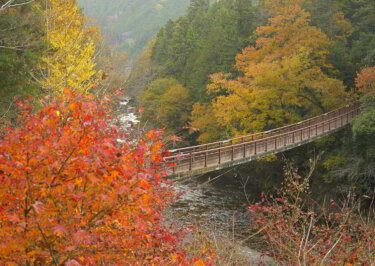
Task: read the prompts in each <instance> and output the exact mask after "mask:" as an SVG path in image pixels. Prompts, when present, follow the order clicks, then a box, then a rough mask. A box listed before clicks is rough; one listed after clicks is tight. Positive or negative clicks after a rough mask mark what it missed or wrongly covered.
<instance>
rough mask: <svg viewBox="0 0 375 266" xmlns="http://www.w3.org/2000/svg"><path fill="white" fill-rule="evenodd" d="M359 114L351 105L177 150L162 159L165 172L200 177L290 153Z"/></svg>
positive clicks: (169, 174)
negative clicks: (301, 119)
mask: <svg viewBox="0 0 375 266" xmlns="http://www.w3.org/2000/svg"><path fill="white" fill-rule="evenodd" d="M359 111H360V106H359V104H358V103H354V104H352V105H348V106H345V107H342V108H340V109H337V110H334V111H331V112H329V113H326V114H323V115H320V116H316V117H313V118H311V119H307V120H304V121H301V122H299V123H296V124H292V125H288V126H285V127H281V128H276V129H274V130H270V131H267V132H261V133H257V134H252V135H247V136H243V137H239V138H234V139H229V140H226V141H220V142H214V143H208V144H204V145H198V146H191V147H186V148H181V149H176V150H173V151H172V156H169V157H166V158H165V161H166V171H167V174H168V176H176V175H181V174H182V175H196V174H203V173H207V172H211V171H215V170H219V169H223V168H226V167H230V166H234V165H238V164H242V163H245V162H249V161H252V160H254V159H257V158H261V157H265V156H267V155H269V154H275V153H279V152H282V151H285V150H290V149H293V148H295V147H297V146H300V145H303V144H305V143H308V142H311V141H313V140H315V139H318V138H321V137H323V136H326V135H329V134H331V133H333V132H334V131H336V130H338V129H340V128H342V127H344V126H345V125H347V124H349V123H351V121H352V120H353V118H354V117H355V116H356V115H357V114H358V113H359Z"/></svg>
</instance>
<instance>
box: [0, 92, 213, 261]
mask: <svg viewBox="0 0 375 266" xmlns="http://www.w3.org/2000/svg"><path fill="white" fill-rule="evenodd" d="M105 100H107V101H109V99H108V98H107V97H104V101H105ZM20 105H21V106H22V107H23V108H24V110H25V111H24V112H23V114H22V115H21V118H20V119H21V120H22V124H23V127H21V128H8V129H7V130H6V134H5V137H4V138H2V139H0V179H1V184H2V186H1V187H0V197H1V205H0V227H1V230H0V264H2V265H47V264H52V265H62V264H65V265H81V264H84V265H118V264H121V265H129V264H131V265H143V264H155V265H162V264H168V265H170V264H182V265H190V264H192V263H193V262H197V263H198V264H199V263H201V262H202V263H203V262H204V260H202V259H200V258H192V259H189V258H188V257H187V255H186V254H185V253H184V252H183V251H182V250H181V249H179V241H180V240H179V239H180V238H181V235H182V232H177V233H173V232H171V231H169V230H168V228H166V227H165V226H163V225H162V215H161V214H162V212H163V210H164V209H165V207H166V206H167V203H168V200H169V198H170V196H171V192H170V190H168V189H167V186H161V185H162V183H163V182H164V181H163V179H162V174H161V168H160V162H161V160H162V156H163V154H162V148H163V143H162V141H161V137H162V131H158V130H152V131H150V132H148V133H147V134H146V135H145V136H144V137H143V138H142V139H141V140H139V142H138V143H136V144H125V145H122V146H119V145H118V143H116V139H117V138H121V139H126V137H127V136H126V134H125V133H124V132H121V130H120V129H119V128H118V127H116V126H114V125H111V124H109V122H110V121H111V117H109V116H108V115H107V114H108V109H107V107H106V104H105V102H103V101H98V100H95V99H93V97H91V96H82V95H76V94H74V93H73V92H71V91H69V90H65V93H64V97H61V98H59V99H58V100H56V101H54V102H52V103H50V104H48V105H47V106H45V107H44V108H42V109H41V110H40V111H39V112H37V113H32V112H31V107H30V106H29V105H28V104H27V103H24V104H20ZM128 143H134V141H130V140H129V141H128ZM130 145H132V146H130ZM206 263H208V264H209V263H210V261H206Z"/></svg>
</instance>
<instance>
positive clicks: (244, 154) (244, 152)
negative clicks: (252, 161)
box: [243, 144, 246, 158]
mask: <svg viewBox="0 0 375 266" xmlns="http://www.w3.org/2000/svg"><path fill="white" fill-rule="evenodd" d="M243 157H244V158H246V144H243Z"/></svg>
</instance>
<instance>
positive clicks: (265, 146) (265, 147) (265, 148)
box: [264, 140, 268, 152]
mask: <svg viewBox="0 0 375 266" xmlns="http://www.w3.org/2000/svg"><path fill="white" fill-rule="evenodd" d="M267 143H268V141H267V140H266V144H265V145H264V150H265V152H267Z"/></svg>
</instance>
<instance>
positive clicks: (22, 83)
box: [0, 1, 44, 127]
mask: <svg viewBox="0 0 375 266" xmlns="http://www.w3.org/2000/svg"><path fill="white" fill-rule="evenodd" d="M36 2H37V1H36ZM42 22H43V21H42V18H41V14H40V13H39V11H38V10H37V9H35V8H33V6H32V5H31V4H30V5H25V6H22V7H16V8H9V9H6V10H5V11H3V12H1V13H0V123H1V124H3V123H7V122H6V120H8V121H9V119H11V120H13V121H14V119H15V118H16V116H17V113H16V112H14V111H15V110H16V108H15V105H14V103H15V101H16V99H18V98H20V97H23V96H24V95H26V94H28V95H30V94H32V95H35V94H37V93H38V92H39V88H38V86H37V85H36V84H35V83H33V82H31V80H32V75H33V74H35V73H34V69H35V68H36V65H37V64H38V63H39V62H40V58H41V53H42V51H43V48H44V43H43V41H41V40H43V34H44V33H43V31H42V29H43V26H42V25H43V24H42ZM5 118H8V119H5ZM0 127H1V126H0Z"/></svg>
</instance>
